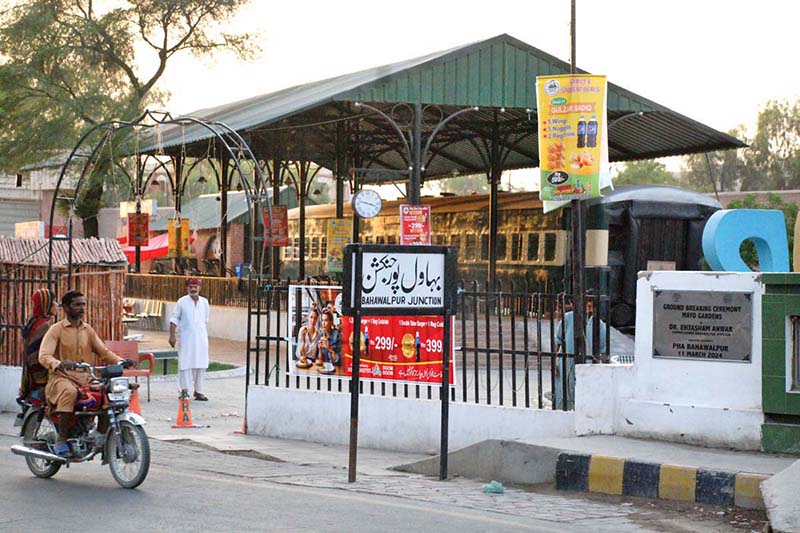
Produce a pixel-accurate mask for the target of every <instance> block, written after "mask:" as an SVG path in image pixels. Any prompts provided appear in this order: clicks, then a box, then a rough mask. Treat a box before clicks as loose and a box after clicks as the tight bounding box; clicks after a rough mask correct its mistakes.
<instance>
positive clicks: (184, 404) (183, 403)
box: [172, 395, 197, 428]
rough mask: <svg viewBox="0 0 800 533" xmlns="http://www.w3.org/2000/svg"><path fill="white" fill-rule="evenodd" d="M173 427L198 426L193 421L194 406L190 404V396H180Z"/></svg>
mask: <svg viewBox="0 0 800 533" xmlns="http://www.w3.org/2000/svg"><path fill="white" fill-rule="evenodd" d="M172 427H173V428H196V427H197V426H195V425H194V424H193V423H192V408H191V406H190V405H189V396H187V395H181V397H180V398H178V414H177V416H176V417H175V424H173V425H172Z"/></svg>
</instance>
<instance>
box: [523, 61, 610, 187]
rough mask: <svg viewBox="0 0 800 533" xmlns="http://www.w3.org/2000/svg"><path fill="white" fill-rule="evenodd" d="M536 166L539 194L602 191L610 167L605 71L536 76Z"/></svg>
mask: <svg viewBox="0 0 800 533" xmlns="http://www.w3.org/2000/svg"><path fill="white" fill-rule="evenodd" d="M536 96H537V108H538V113H539V168H540V172H541V189H540V191H539V197H540V198H541V199H542V200H579V199H585V198H594V197H597V196H600V173H601V171H602V169H604V168H607V167H608V131H607V130H608V126H607V123H606V77H605V76H597V75H579V76H571V75H564V76H539V77H537V78H536Z"/></svg>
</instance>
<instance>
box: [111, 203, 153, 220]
mask: <svg viewBox="0 0 800 533" xmlns="http://www.w3.org/2000/svg"><path fill="white" fill-rule="evenodd" d="M140 205H141V209H140V211H141V212H142V213H147V214H148V215H157V214H158V200H142V201H141V202H140ZM135 212H136V202H135V201H133V202H120V203H119V218H128V214H129V213H135Z"/></svg>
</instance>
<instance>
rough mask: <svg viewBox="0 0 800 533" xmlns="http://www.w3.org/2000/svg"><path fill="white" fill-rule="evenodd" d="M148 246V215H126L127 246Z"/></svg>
mask: <svg viewBox="0 0 800 533" xmlns="http://www.w3.org/2000/svg"><path fill="white" fill-rule="evenodd" d="M148 244H150V215H148V214H147V213H128V246H147V245H148Z"/></svg>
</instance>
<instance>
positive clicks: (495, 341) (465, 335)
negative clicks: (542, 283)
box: [247, 276, 611, 410]
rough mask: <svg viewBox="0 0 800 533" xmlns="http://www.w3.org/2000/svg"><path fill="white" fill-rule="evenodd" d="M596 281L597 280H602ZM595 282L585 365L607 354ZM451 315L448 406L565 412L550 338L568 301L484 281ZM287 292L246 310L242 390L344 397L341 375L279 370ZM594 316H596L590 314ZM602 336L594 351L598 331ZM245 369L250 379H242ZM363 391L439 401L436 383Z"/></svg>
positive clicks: (287, 360) (263, 292)
mask: <svg viewBox="0 0 800 533" xmlns="http://www.w3.org/2000/svg"><path fill="white" fill-rule="evenodd" d="M598 278H600V279H601V281H602V280H603V277H602V276H598ZM603 286H606V285H605V284H604V283H598V286H597V287H595V288H594V290H592V291H589V292H588V293H587V295H586V299H587V301H590V302H592V304H593V306H594V308H595V309H596V310H598V311H599V315H600V317H601V320H602V322H601V321H598V320H593V321H592V328H591V331H590V332H589V333H588V335H589V336H591V337H592V339H591V340H587V346H588V345H591V346H592V348H593V350H592V352H593V353H590V354H588V355H587V360H590V361H594V362H598V363H602V362H608V361H609V359H610V357H609V355H610V350H609V348H610V344H611V343H610V339H611V336H610V328H609V325H608V324H609V317H608V314H609V312H608V311H609V310H608V308H609V306H608V296H607V294H605V291H601V290H600V289H602V287H603ZM459 287H460V288H459V291H458V292H459V294H458V308H457V313H456V317H455V332H454V336H455V347H454V352H453V353H454V357H455V363H456V372H455V376H454V385H453V386H451V387H450V399H451V401H460V402H463V403H475V404H485V405H500V406H512V407H523V408H539V409H544V408H548V409H564V410H567V409H571V408H572V405H571V402H568V401H567V400H568V398H567V397H566V396H564V397H563V399H562V401H561V402H560V403H561V405H554V402H553V396H552V395H553V391H554V390H555V389H556V367H557V366H561V365H563V364H564V357H567V358H572V357H573V356H572V355H571V354H566V356H565V355H564V354H563V353H562V351H563V350H559V342H558V339H559V338H560V339H563V338H565V333H566V332H565V325H564V321H562V320H561V318H562V316H563V314H564V311H563V310H564V309H567V310H569V308H570V304H571V297H570V296H569V295H568V294H566V293H565V292H564V291H561V292H558V293H544V292H540V291H538V290H537V289H538V288H539V287H537V286H534V287H531V286H529V285H527V284H514V283H508V284H505V285H504V284H502V283H500V282H498V283H496V284H495V286H494V287H492V290H487V286H486V284H479V283H477V282H469V283H467V282H462V283H460V285H459ZM288 305H289V287H288V283H287V284H282V283H281V284H275V285H262V286H261V287H259V290H258V291H257V293H256V297H255V298H254V299H253V301H252V302H251V307H250V308H249V316H250V320H249V321H248V328H249V335H248V337H249V338H250V339H251V341H250V342H249V343H248V359H247V365H248V378H247V385H248V386H249V385H250V384H251V383H252V384H256V385H268V386H274V387H286V388H292V389H300V390H316V391H335V392H349V387H350V378H349V377H344V376H342V377H334V376H314V375H308V376H301V375H291V374H289V373H288V372H287V368H288V365H289V364H291V363H292V354H290V353H289V339H290V335H291V336H292V337H294V338H296V335H297V325H295V328H294V331H288V323H287V322H288V318H287V317H288V316H289V309H288ZM596 314H598V313H597V312H596V313H595V315H596ZM601 327H604V328H605V332H604V334H605V335H604V336H605V338H606V339H607V342H606V343H605V346H604V347H603V348H604V349H603V350H601V349H600V348H601V343H600V342H599V339H600V338H601V335H602V333H601V331H600V328H601ZM250 370H253V372H254V373H253V376H252V378H251V377H250ZM559 375H560V379H561V380H562V387H563V389H562V390H571V387H569V386H568V384H567V373H566V372H560V373H559ZM361 379H362V382H361V383H360V387H361V392H362V393H364V394H371V395H379V396H393V397H402V398H427V399H433V398H439V394H440V388H441V387H440V386H437V385H416V384H404V383H396V382H385V381H378V380H371V379H370V378H369V376H364V375H362V376H361Z"/></svg>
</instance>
